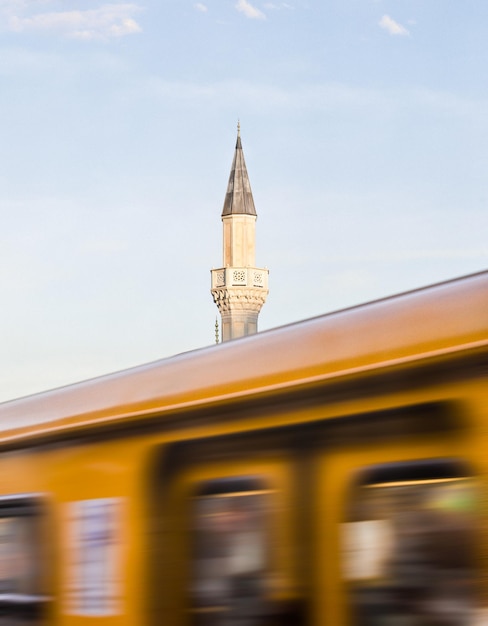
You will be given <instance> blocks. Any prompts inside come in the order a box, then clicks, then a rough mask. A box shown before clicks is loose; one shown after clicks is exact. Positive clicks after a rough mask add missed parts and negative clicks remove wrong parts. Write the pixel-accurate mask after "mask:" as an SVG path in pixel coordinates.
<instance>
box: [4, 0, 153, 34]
mask: <svg viewBox="0 0 488 626" xmlns="http://www.w3.org/2000/svg"><path fill="white" fill-rule="evenodd" d="M139 11H141V8H140V7H139V6H138V5H136V4H105V5H102V6H101V7H99V8H97V9H89V10H86V11H52V12H48V13H37V14H34V15H30V16H19V15H11V16H10V17H9V20H8V29H9V30H11V31H13V32H16V33H24V32H40V33H45V34H58V35H61V36H63V37H67V38H70V39H79V40H93V39H112V38H117V37H124V36H126V35H133V34H136V33H140V32H141V31H142V28H141V26H140V25H139V24H138V23H137V22H136V20H135V19H134V17H133V16H134V14H136V13H138V12H139Z"/></svg>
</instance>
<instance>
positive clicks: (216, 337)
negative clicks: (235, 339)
mask: <svg viewBox="0 0 488 626" xmlns="http://www.w3.org/2000/svg"><path fill="white" fill-rule="evenodd" d="M219 335H220V333H219V322H218V320H217V318H215V343H219Z"/></svg>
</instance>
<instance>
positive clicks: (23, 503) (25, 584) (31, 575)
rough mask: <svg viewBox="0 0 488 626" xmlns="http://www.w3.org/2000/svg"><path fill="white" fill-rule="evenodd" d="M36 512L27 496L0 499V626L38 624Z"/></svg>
mask: <svg viewBox="0 0 488 626" xmlns="http://www.w3.org/2000/svg"><path fill="white" fill-rule="evenodd" d="M40 521H41V516H40V511H39V508H38V506H37V504H36V503H34V502H33V500H32V499H30V498H28V499H27V498H25V499H24V498H0V626H7V625H8V626H21V625H26V626H27V625H34V624H40V623H41V618H42V615H43V612H44V607H45V606H46V600H47V598H46V596H45V594H44V593H43V592H44V589H43V585H44V582H45V581H44V580H43V577H42V568H43V566H44V565H45V563H44V559H43V557H42V551H43V546H42V542H41V533H40Z"/></svg>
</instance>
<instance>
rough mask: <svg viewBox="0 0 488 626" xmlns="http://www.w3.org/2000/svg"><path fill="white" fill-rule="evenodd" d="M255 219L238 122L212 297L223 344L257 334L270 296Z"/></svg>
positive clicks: (213, 278)
mask: <svg viewBox="0 0 488 626" xmlns="http://www.w3.org/2000/svg"><path fill="white" fill-rule="evenodd" d="M256 219H257V214H256V209H255V207H254V198H253V195H252V191H251V184H250V182H249V176H248V173H247V168H246V162H245V160H244V153H243V151H242V143H241V124H240V121H238V122H237V141H236V147H235V152H234V159H233V161H232V167H231V171H230V176H229V182H228V185H227V192H226V194H225V199H224V208H223V210H222V222H223V230H224V232H223V244H224V246H223V248H224V249H223V267H222V268H220V269H216V270H212V289H211V293H212V296H213V299H214V302H215V304H216V305H217V307H218V309H219V311H220V314H221V316H222V326H221V338H222V341H227V340H228V339H234V338H237V337H242V336H244V335H251V334H253V333H255V332H257V324H258V315H259V312H260V310H261V307H262V306H263V304H264V302H265V301H266V296H267V295H268V270H267V269H260V268H257V267H255V264H256V262H255V246H256V235H255V226H256Z"/></svg>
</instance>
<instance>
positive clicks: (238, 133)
mask: <svg viewBox="0 0 488 626" xmlns="http://www.w3.org/2000/svg"><path fill="white" fill-rule="evenodd" d="M237 136H238V137H240V136H241V120H237Z"/></svg>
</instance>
